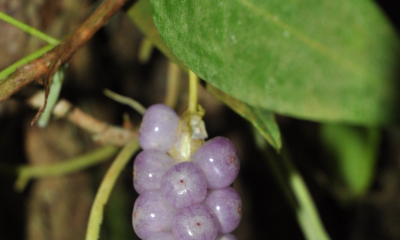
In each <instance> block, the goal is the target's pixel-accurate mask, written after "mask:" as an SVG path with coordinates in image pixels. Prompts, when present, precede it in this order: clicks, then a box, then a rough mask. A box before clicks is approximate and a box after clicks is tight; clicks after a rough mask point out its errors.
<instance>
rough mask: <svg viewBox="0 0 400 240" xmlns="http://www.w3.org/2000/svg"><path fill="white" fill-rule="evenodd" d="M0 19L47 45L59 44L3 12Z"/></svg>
mask: <svg viewBox="0 0 400 240" xmlns="http://www.w3.org/2000/svg"><path fill="white" fill-rule="evenodd" d="M0 19H1V20H3V21H5V22H8V23H9V24H11V25H13V26H15V27H17V28H19V29H21V30H23V31H25V32H27V33H29V34H31V35H33V36H35V37H38V38H40V39H42V40H43V41H46V42H47V43H49V44H51V45H57V44H59V43H60V42H61V41H60V40H58V39H56V38H53V37H51V36H49V35H47V34H45V33H43V32H41V31H39V30H37V29H36V28H34V27H31V26H29V25H27V24H25V23H23V22H20V21H18V20H17V19H15V18H13V17H11V16H9V15H7V14H5V13H3V12H0Z"/></svg>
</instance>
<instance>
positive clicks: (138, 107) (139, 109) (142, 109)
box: [103, 89, 146, 115]
mask: <svg viewBox="0 0 400 240" xmlns="http://www.w3.org/2000/svg"><path fill="white" fill-rule="evenodd" d="M103 93H104V95H106V96H107V97H109V98H111V99H112V100H114V101H116V102H119V103H122V104H126V105H128V106H129V107H131V108H133V109H134V110H136V111H137V112H138V113H140V114H141V115H143V114H144V113H145V112H146V108H145V107H143V105H142V104H140V102H138V101H136V100H134V99H132V98H129V97H125V96H122V95H120V94H118V93H115V92H113V91H111V90H109V89H104V90H103Z"/></svg>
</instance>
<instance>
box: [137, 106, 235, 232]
mask: <svg viewBox="0 0 400 240" xmlns="http://www.w3.org/2000/svg"><path fill="white" fill-rule="evenodd" d="M201 123H202V121H195V123H193V121H192V122H190V123H188V122H183V120H180V118H179V117H178V115H177V114H176V113H175V112H174V111H173V110H172V109H171V108H169V107H168V106H166V105H163V104H156V105H153V106H151V107H150V108H148V109H147V111H146V112H145V114H144V116H143V121H142V125H141V128H140V132H139V143H140V146H141V147H142V149H143V151H142V152H140V153H139V154H138V155H137V157H136V159H135V162H134V178H133V184H134V187H135V189H136V191H137V192H138V193H139V194H140V196H139V197H138V198H137V200H136V202H135V205H134V209H133V214H132V224H133V228H134V230H135V232H136V234H137V235H138V236H139V237H140V238H141V239H144V240H197V239H199V240H234V239H236V238H235V236H233V235H232V234H230V232H232V231H233V230H234V229H235V228H236V227H237V226H238V225H239V222H240V220H241V205H242V202H241V199H240V196H239V194H238V193H237V192H236V190H235V189H233V188H232V187H230V185H231V184H232V183H233V181H234V180H235V178H236V176H237V174H238V172H239V168H240V162H239V157H238V154H237V151H236V148H235V146H234V145H233V144H232V142H231V141H229V140H228V139H226V138H224V137H216V138H213V139H210V140H208V141H206V142H205V143H204V144H202V145H201V144H198V146H197V147H196V148H197V149H195V152H194V153H193V154H189V155H188V157H187V159H186V160H182V159H184V157H179V156H178V157H175V155H174V152H175V153H176V152H179V153H181V152H185V151H186V150H187V148H190V146H185V145H188V144H189V143H187V142H186V144H182V142H184V143H185V141H184V140H182V139H185V136H186V135H185V134H184V133H183V131H182V128H181V127H180V126H181V125H182V124H183V125H186V126H187V125H192V133H191V134H190V135H191V138H196V136H195V137H193V136H194V135H195V133H193V131H197V132H198V134H197V137H198V138H201V136H203V138H205V136H206V135H204V134H203V135H202V134H200V133H201V132H202V131H201V130H202V129H201ZM194 126H200V128H199V129H197V130H196V128H195V127H194ZM204 130H205V129H204ZM199 136H200V137H199ZM197 140H198V139H197ZM201 141H202V142H204V140H203V139H201ZM189 145H190V144H189ZM177 148H178V149H177ZM189 152H190V151H189ZM183 155H184V154H183ZM171 156H174V157H171Z"/></svg>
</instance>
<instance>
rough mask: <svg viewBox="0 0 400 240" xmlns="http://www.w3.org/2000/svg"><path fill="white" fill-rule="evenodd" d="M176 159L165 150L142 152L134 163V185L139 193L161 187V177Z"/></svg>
mask: <svg viewBox="0 0 400 240" xmlns="http://www.w3.org/2000/svg"><path fill="white" fill-rule="evenodd" d="M174 164H176V161H175V160H174V159H173V158H171V157H170V156H169V155H168V154H166V153H165V152H161V151H160V150H155V149H150V150H144V151H142V152H140V153H139V154H138V155H137V156H136V158H135V162H134V164H133V172H134V175H133V185H134V187H135V189H136V192H138V193H139V194H141V193H143V192H144V191H147V190H156V189H160V188H161V177H162V176H163V175H164V173H165V172H166V171H167V170H168V169H169V168H171V167H172V166H173V165H174Z"/></svg>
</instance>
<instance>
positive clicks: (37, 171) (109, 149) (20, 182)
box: [15, 146, 118, 192]
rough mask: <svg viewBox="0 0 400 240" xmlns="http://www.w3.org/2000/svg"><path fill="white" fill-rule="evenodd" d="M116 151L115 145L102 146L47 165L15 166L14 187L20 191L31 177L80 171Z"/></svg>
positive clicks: (45, 176) (103, 159)
mask: <svg viewBox="0 0 400 240" xmlns="http://www.w3.org/2000/svg"><path fill="white" fill-rule="evenodd" d="M117 151H118V148H117V147H114V146H104V147H102V148H100V149H97V150H94V151H93V152H90V153H87V154H84V155H82V156H78V157H75V158H72V159H69V160H66V161H63V162H60V163H54V164H47V165H33V166H31V165H24V166H21V167H18V168H17V174H18V178H17V181H16V182H15V189H16V190H17V191H19V192H20V191H22V190H24V189H25V187H26V185H27V184H28V183H29V181H30V180H31V179H37V178H47V177H57V176H62V175H65V174H70V173H74V172H78V171H81V170H82V169H85V168H88V167H91V166H93V165H95V164H98V163H100V162H103V161H105V160H107V159H109V158H110V157H112V156H113V155H114V154H116V152H117Z"/></svg>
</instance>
